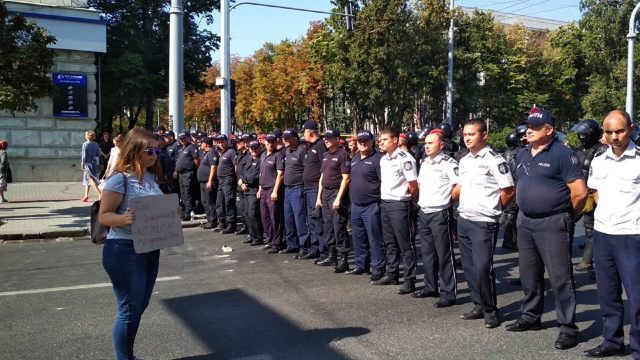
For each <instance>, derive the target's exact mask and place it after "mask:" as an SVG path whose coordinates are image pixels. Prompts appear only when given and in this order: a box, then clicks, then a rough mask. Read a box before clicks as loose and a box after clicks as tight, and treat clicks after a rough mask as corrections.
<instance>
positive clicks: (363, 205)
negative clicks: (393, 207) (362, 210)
mask: <svg viewBox="0 0 640 360" xmlns="http://www.w3.org/2000/svg"><path fill="white" fill-rule="evenodd" d="M378 203H380V200H379V199H378V200H373V201H369V202H366V203H357V202H354V203H353V205H355V206H359V207H367V206H371V205H373V204H378Z"/></svg>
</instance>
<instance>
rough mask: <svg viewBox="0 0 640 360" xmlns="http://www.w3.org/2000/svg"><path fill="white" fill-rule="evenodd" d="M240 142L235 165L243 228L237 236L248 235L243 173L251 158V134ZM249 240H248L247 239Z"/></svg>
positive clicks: (239, 214)
mask: <svg viewBox="0 0 640 360" xmlns="http://www.w3.org/2000/svg"><path fill="white" fill-rule="evenodd" d="M239 140H240V141H238V143H237V144H236V156H235V158H234V159H233V163H234V165H235V167H236V177H237V178H238V188H237V195H238V218H239V220H240V221H241V223H242V227H241V228H240V229H238V231H236V235H244V234H247V233H248V229H247V227H246V221H245V218H246V211H247V199H246V198H245V192H244V191H243V190H242V172H243V171H244V168H245V165H246V162H247V161H248V159H249V158H250V155H249V142H251V140H252V138H251V135H249V134H242V135H241V136H240V138H239ZM247 239H248V238H247ZM245 241H248V240H245Z"/></svg>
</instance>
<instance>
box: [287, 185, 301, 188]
mask: <svg viewBox="0 0 640 360" xmlns="http://www.w3.org/2000/svg"><path fill="white" fill-rule="evenodd" d="M284 188H285V189H304V185H285V186H284Z"/></svg>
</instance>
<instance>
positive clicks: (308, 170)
mask: <svg viewBox="0 0 640 360" xmlns="http://www.w3.org/2000/svg"><path fill="white" fill-rule="evenodd" d="M326 151H327V147H326V146H325V145H324V141H322V140H321V139H318V140H316V142H314V143H312V144H311V145H310V146H309V150H307V152H306V154H305V157H304V170H303V172H302V179H303V181H304V188H305V189H317V188H318V181H320V173H321V169H322V159H323V156H324V153H325V152H326Z"/></svg>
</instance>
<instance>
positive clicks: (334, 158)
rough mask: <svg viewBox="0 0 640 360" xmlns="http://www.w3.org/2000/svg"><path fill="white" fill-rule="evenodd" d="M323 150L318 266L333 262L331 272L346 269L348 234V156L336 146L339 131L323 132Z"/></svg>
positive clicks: (338, 142) (317, 204)
mask: <svg viewBox="0 0 640 360" xmlns="http://www.w3.org/2000/svg"><path fill="white" fill-rule="evenodd" d="M324 144H325V146H326V147H327V151H326V152H325V153H324V156H323V158H322V167H321V174H320V184H319V185H318V198H317V200H316V207H321V208H322V221H323V226H324V227H323V229H322V232H323V234H324V246H322V247H321V251H323V252H324V253H323V255H325V256H324V257H325V259H324V260H322V261H320V262H318V263H317V264H318V265H320V266H331V265H334V268H333V271H334V272H335V273H343V272H345V271H347V270H349V259H348V257H349V250H351V245H350V243H349V235H348V233H347V218H348V216H349V208H348V204H349V195H348V194H347V192H348V189H349V188H348V186H349V177H350V175H349V174H350V170H351V159H350V158H349V154H348V153H347V151H346V150H345V149H344V148H342V147H340V132H339V131H338V130H336V129H328V130H327V131H326V132H325V133H324Z"/></svg>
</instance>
